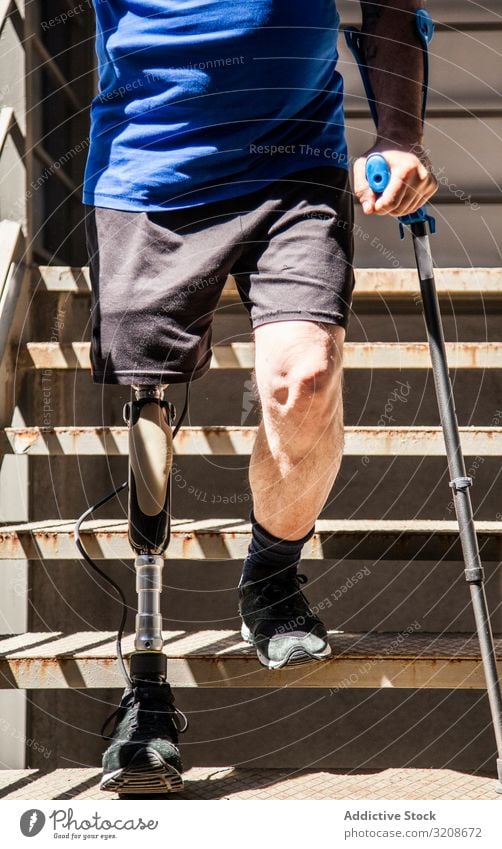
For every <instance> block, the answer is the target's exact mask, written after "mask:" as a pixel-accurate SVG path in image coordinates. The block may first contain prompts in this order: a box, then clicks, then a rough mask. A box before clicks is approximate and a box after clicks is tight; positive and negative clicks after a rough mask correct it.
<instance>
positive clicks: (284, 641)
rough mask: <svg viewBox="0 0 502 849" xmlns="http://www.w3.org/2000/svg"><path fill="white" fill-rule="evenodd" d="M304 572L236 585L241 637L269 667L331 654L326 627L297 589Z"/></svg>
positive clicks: (320, 658)
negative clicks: (237, 588) (240, 619)
mask: <svg viewBox="0 0 502 849" xmlns="http://www.w3.org/2000/svg"><path fill="white" fill-rule="evenodd" d="M306 581H307V578H306V576H305V575H296V574H292V573H291V572H290V573H289V574H287V575H284V576H281V575H275V576H273V577H271V578H270V579H269V580H262V581H248V582H247V583H245V584H243V585H242V586H240V587H239V597H240V601H239V613H240V614H241V616H242V629H241V634H242V638H243V639H244V640H246V641H247V642H249V643H252V644H253V645H254V646H255V647H256V652H257V654H258V660H259V661H260V663H263V665H264V666H267V667H268V668H269V669H280V668H281V667H282V666H285V665H286V664H300V663H309V662H310V661H313V660H324V658H326V657H329V655H330V654H331V647H330V645H329V643H328V635H327V632H326V628H325V627H324V625H323V624H322V622H321V620H320V619H319V618H318V617H317V616H316V615H315V613H313V612H312V611H311V609H310V607H309V603H308V601H307V599H306V598H305V596H304V594H303V593H302V591H301V589H300V585H301V584H305V583H306Z"/></svg>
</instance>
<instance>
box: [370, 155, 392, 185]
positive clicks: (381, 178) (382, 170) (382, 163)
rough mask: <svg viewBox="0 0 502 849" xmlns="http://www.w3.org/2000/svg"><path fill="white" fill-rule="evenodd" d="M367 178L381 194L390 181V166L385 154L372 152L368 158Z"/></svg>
mask: <svg viewBox="0 0 502 849" xmlns="http://www.w3.org/2000/svg"><path fill="white" fill-rule="evenodd" d="M366 180H367V181H368V184H369V187H370V189H372V190H373V191H374V192H375V194H376V195H381V194H382V192H384V191H385V189H386V188H387V186H388V185H389V182H390V168H389V163H388V162H387V160H386V158H385V156H382V154H381V153H372V154H370V156H368V158H367V160H366Z"/></svg>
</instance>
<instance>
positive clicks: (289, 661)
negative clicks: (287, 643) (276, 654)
mask: <svg viewBox="0 0 502 849" xmlns="http://www.w3.org/2000/svg"><path fill="white" fill-rule="evenodd" d="M241 637H242V639H243V640H245V642H246V643H250V644H251V645H252V646H254V647H255V649H256V654H257V656H258V660H259V661H260V663H261V664H262V666H266V667H267V669H282V668H283V667H284V666H306V665H307V664H309V663H315V662H316V661H321V660H326V658H328V657H329V656H330V655H331V646H330V645H329V644H328V645H326V647H325V648H324V649H322V651H320V652H309V651H307V649H304V648H301V647H300V646H297V647H296V648H295V646H293V647H292V648H291V649H290V650H289V652H288V653H287V655H286V657H285V658H284V659H283V660H270V658H268V657H267V656H266V655H264V654H262V652H261V651H260V649H259V648H258V646H257V645H256V643H255V641H254V640H253V637H252V634H251V631H250V630H249V628H248V626H247V625H246V624H245V623H244V622H243V623H242V628H241Z"/></svg>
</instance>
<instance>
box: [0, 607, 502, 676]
mask: <svg viewBox="0 0 502 849" xmlns="http://www.w3.org/2000/svg"><path fill="white" fill-rule="evenodd" d="M415 627H418V623H411V624H410V626H409V627H408V628H407V630H405V631H401V632H398V633H378V632H374V633H363V634H353V633H344V632H341V631H331V632H330V643H331V648H332V654H331V657H330V658H328V659H327V660H325V661H323V662H322V663H315V664H307V665H305V666H297V667H291V668H290V669H283V670H278V671H274V672H271V671H269V670H268V669H265V668H264V667H263V666H261V665H260V663H259V662H258V661H257V659H256V655H255V651H254V649H253V648H252V647H250V646H249V645H248V644H247V643H244V642H243V641H242V640H241V637H240V635H239V634H238V633H236V632H235V631H199V632H198V633H196V634H188V633H186V632H184V631H173V632H164V638H165V646H164V652H165V654H166V655H167V658H168V661H167V668H168V678H169V681H170V683H171V684H172V685H173V686H175V687H258V688H261V687H263V688H271V689H275V688H276V687H301V688H305V687H321V688H330V689H333V690H343V689H353V688H371V689H373V688H376V689H379V688H385V687H392V688H412V689H413V688H427V689H444V688H445V689H457V688H459V689H484V688H485V686H486V685H485V681H484V675H483V669H482V664H481V657H480V652H479V644H478V640H477V637H476V636H474V635H471V634H447V635H445V634H431V633H423V632H422V633H420V632H418V630H414V628H415ZM133 639H134V638H133V636H132V635H131V636H127V637H126V638H125V639H124V652H125V654H128V653H129V652H131V651H132V649H133ZM114 643H115V634H114V632H108V631H107V632H99V631H86V632H81V633H77V634H71V635H68V636H65V635H63V634H61V633H58V632H56V633H47V632H45V633H44V632H42V633H36V634H19V635H15V636H6V637H2V638H0V687H1V688H3V689H9V688H18V689H27V690H28V689H29V690H31V689H61V688H67V687H70V688H96V687H122V686H123V680H122V678H121V675H120V672H119V669H118V665H117V662H116V655H115V644H114ZM495 644H496V654H497V656H498V657H500V658H501V659H500V660H499V662H498V666H499V674H501V673H502V637H498V638H497V639H496V640H495Z"/></svg>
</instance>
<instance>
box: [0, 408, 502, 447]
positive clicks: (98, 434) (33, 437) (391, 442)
mask: <svg viewBox="0 0 502 849" xmlns="http://www.w3.org/2000/svg"><path fill="white" fill-rule="evenodd" d="M501 418H502V414H501ZM256 432H257V428H256V427H229V426H228V427H227V426H218V427H182V428H180V431H179V433H178V434H177V436H176V438H175V440H174V443H173V447H174V453H175V454H176V455H180V456H182V455H183V456H185V455H214V456H216V455H219V456H222V455H224V456H230V455H239V456H244V455H249V454H250V453H251V451H252V448H253V444H254V441H255V438H256ZM460 434H461V439H462V446H463V450H464V454H465V455H466V456H472V457H474V456H478V455H483V456H485V457H500V456H502V427H490V428H482V427H462V428H460ZM444 453H445V449H444V441H443V434H442V431H441V429H440V428H437V427H395V428H384V427H346V428H345V447H344V454H345V455H346V456H361V455H371V456H385V457H394V456H413V457H418V456H423V455H427V456H429V457H430V456H436V457H437V456H443V455H444ZM5 454H22V455H28V454H29V455H37V456H39V455H50V456H61V455H64V456H71V455H78V456H82V455H92V456H96V455H105V456H108V457H110V456H116V455H127V454H128V431H127V428H126V427H53V428H49V427H47V428H44V427H24V428H14V427H7V428H4V429H3V430H0V456H1V455H5Z"/></svg>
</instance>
